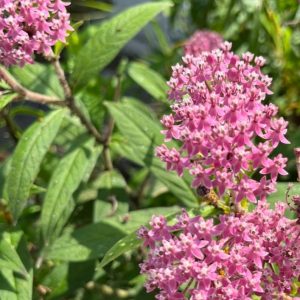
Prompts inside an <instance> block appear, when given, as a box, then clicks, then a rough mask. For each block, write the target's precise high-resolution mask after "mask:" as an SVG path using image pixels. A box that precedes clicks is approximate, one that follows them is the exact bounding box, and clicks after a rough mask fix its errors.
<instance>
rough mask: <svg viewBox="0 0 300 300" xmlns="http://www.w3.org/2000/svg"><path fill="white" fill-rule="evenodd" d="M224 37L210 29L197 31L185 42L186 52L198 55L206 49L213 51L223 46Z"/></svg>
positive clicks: (186, 53)
mask: <svg viewBox="0 0 300 300" xmlns="http://www.w3.org/2000/svg"><path fill="white" fill-rule="evenodd" d="M222 42H223V38H222V37H221V36H220V35H219V34H218V33H217V32H213V31H209V30H198V31H196V32H195V33H194V34H193V35H192V36H191V37H190V38H189V39H188V40H187V41H186V43H185V45H184V54H185V55H193V56H198V55H200V54H201V53H202V52H204V51H211V50H214V49H217V48H219V47H220V46H221V44H222Z"/></svg>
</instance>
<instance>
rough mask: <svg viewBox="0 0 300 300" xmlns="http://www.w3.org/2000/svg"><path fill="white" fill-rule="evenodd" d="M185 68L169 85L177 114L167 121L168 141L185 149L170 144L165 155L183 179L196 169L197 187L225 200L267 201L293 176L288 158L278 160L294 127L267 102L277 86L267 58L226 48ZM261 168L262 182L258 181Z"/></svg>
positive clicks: (187, 61)
mask: <svg viewBox="0 0 300 300" xmlns="http://www.w3.org/2000/svg"><path fill="white" fill-rule="evenodd" d="M183 63H184V64H183V65H179V64H177V65H176V66H174V67H173V73H172V77H171V79H170V81H169V82H168V84H169V86H170V91H169V98H170V100H171V101H173V104H172V106H171V108H172V110H173V113H172V114H170V115H165V116H164V117H163V118H162V120H161V122H162V124H163V126H164V127H165V130H164V131H163V133H164V135H165V141H166V142H168V141H170V140H178V141H180V143H181V144H180V145H181V148H180V149H179V150H178V149H176V148H171V149H169V148H168V147H167V146H166V145H162V146H160V147H158V148H157V151H156V154H157V156H158V157H159V158H160V159H161V160H162V161H164V162H166V165H167V169H168V170H176V171H177V172H178V174H179V175H182V173H183V171H184V170H185V169H186V170H189V172H190V174H191V175H193V177H194V180H193V183H192V185H193V187H195V188H197V187H198V186H205V187H206V188H209V189H210V188H214V189H215V190H216V191H217V193H218V195H219V196H222V195H223V194H224V193H225V191H230V192H231V195H232V196H233V198H234V199H235V201H236V202H239V201H241V200H242V199H243V198H247V199H248V200H249V201H251V202H256V201H257V199H262V200H263V199H265V198H266V196H267V195H268V194H270V193H271V192H273V191H274V189H275V181H276V179H277V176H278V174H280V175H286V174H287V172H286V171H285V169H284V168H285V165H286V162H287V159H286V158H284V157H283V156H282V155H281V154H278V155H277V156H275V157H273V158H271V157H270V154H271V152H272V151H273V150H274V149H275V148H276V147H277V146H278V144H279V143H285V144H287V143H289V141H288V140H287V139H286V137H285V134H286V132H287V124H288V123H287V122H286V121H285V120H284V119H283V118H276V114H277V110H278V109H277V107H276V106H275V105H273V104H268V105H267V104H264V103H263V100H264V99H265V98H266V96H267V95H269V94H271V91H270V89H269V86H270V84H271V81H272V80H271V78H270V77H268V76H267V75H264V74H263V73H262V71H261V67H262V66H263V65H264V63H265V60H264V59H263V58H262V57H254V55H253V54H251V53H249V52H246V53H244V54H243V55H242V57H239V56H237V55H235V54H234V53H233V52H232V51H231V44H230V43H228V42H225V43H223V44H222V47H221V49H216V50H212V51H211V52H203V53H202V54H201V55H199V56H197V57H195V56H190V55H187V56H185V57H183ZM255 140H257V141H258V143H255ZM256 170H259V172H260V174H262V176H261V178H260V180H254V179H251V178H250V175H252V174H253V173H254V172H255V171H256Z"/></svg>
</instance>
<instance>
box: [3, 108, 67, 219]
mask: <svg viewBox="0 0 300 300" xmlns="http://www.w3.org/2000/svg"><path fill="white" fill-rule="evenodd" d="M64 115H65V110H57V111H54V112H52V113H50V114H49V115H48V116H47V117H46V118H44V119H43V120H41V121H36V122H35V123H34V124H33V125H32V126H30V127H29V128H28V129H27V130H26V132H25V133H24V134H23V135H22V137H21V140H20V141H19V143H18V145H17V147H16V149H15V152H14V154H13V156H12V158H11V162H10V166H9V170H8V176H7V180H6V182H5V186H4V196H5V198H7V199H6V200H7V201H8V206H9V208H10V211H11V213H12V215H13V217H14V220H15V221H16V220H17V219H18V217H19V216H20V214H21V212H22V210H23V208H24V206H25V205H26V201H27V199H28V197H29V195H30V190H31V187H32V184H33V182H34V180H35V178H36V176H37V174H38V172H39V169H40V164H41V162H42V160H43V158H44V156H45V154H46V153H47V151H48V149H49V147H50V145H51V143H52V141H53V140H54V138H55V136H56V134H57V132H58V130H59V127H60V124H61V122H62V120H63V117H64Z"/></svg>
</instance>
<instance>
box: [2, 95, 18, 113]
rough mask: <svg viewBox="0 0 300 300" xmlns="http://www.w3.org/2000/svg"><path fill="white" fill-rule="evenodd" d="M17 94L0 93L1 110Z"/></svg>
mask: <svg viewBox="0 0 300 300" xmlns="http://www.w3.org/2000/svg"><path fill="white" fill-rule="evenodd" d="M16 96H17V94H14V93H13V94H4V95H0V110H2V109H3V108H4V107H5V106H6V105H7V104H9V103H10V102H11V101H12V100H13V99H14V98H15V97H16Z"/></svg>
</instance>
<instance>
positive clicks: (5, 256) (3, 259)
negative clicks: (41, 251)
mask: <svg viewBox="0 0 300 300" xmlns="http://www.w3.org/2000/svg"><path fill="white" fill-rule="evenodd" d="M0 267H1V268H7V269H10V270H12V271H15V272H18V273H20V274H22V275H24V276H26V275H27V271H26V269H25V267H24V265H23V263H22V261H21V259H20V257H19V255H18V253H17V252H16V250H15V249H14V247H13V246H12V245H11V244H10V242H9V241H7V240H6V239H5V238H4V237H3V236H2V237H1V240H0Z"/></svg>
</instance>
